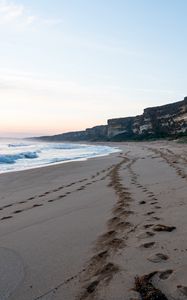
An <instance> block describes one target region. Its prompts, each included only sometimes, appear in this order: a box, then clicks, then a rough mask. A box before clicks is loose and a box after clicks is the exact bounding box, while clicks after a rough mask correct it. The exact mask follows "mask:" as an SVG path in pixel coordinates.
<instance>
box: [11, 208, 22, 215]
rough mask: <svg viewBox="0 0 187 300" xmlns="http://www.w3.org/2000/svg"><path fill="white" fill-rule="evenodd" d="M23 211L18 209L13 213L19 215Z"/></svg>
mask: <svg viewBox="0 0 187 300" xmlns="http://www.w3.org/2000/svg"><path fill="white" fill-rule="evenodd" d="M22 211H23V210H22V209H18V210H15V211H14V212H13V214H19V213H21V212H22Z"/></svg>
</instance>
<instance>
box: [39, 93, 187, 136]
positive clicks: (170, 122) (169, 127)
mask: <svg viewBox="0 0 187 300" xmlns="http://www.w3.org/2000/svg"><path fill="white" fill-rule="evenodd" d="M181 135H187V97H185V98H184V100H182V101H179V102H175V103H171V104H167V105H163V106H157V107H151V108H146V109H144V112H143V114H142V115H138V116H135V117H127V118H118V119H111V120H108V125H101V126H95V127H92V128H87V129H86V130H83V131H75V132H68V133H63V134H59V135H54V136H49V137H40V139H42V140H46V141H106V140H108V141H110V140H116V141H123V140H141V139H149V138H161V137H178V136H181Z"/></svg>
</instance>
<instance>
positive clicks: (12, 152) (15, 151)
mask: <svg viewBox="0 0 187 300" xmlns="http://www.w3.org/2000/svg"><path fill="white" fill-rule="evenodd" d="M118 151H119V150H118V149H117V148H115V147H109V146H102V145H87V144H77V143H76V144H75V143H65V142H63V143H46V142H45V143H44V142H38V141H34V140H32V141H31V140H29V141H28V140H12V139H11V140H7V139H6V140H5V139H0V173H7V172H13V171H21V170H26V169H33V168H38V167H44V166H48V165H52V164H59V163H65V162H69V161H77V160H86V159H88V158H93V157H98V156H104V155H108V154H111V153H114V152H118Z"/></svg>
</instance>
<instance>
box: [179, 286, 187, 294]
mask: <svg viewBox="0 0 187 300" xmlns="http://www.w3.org/2000/svg"><path fill="white" fill-rule="evenodd" d="M177 288H178V290H179V291H180V292H181V293H182V294H183V295H185V296H187V286H183V285H178V286H177Z"/></svg>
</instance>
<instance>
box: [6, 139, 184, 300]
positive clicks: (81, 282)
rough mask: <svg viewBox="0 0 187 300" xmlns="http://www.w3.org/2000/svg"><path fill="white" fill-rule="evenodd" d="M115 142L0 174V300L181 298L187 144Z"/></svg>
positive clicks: (182, 290)
mask: <svg viewBox="0 0 187 300" xmlns="http://www.w3.org/2000/svg"><path fill="white" fill-rule="evenodd" d="M115 145H117V146H119V148H120V149H121V152H120V153H115V154H112V155H110V156H106V157H99V158H95V159H90V160H88V161H82V162H72V163H68V164H61V165H55V166H50V167H45V168H40V169H35V170H34V169H33V170H28V171H22V172H15V173H7V174H2V175H0V190H1V193H0V222H1V226H0V300H1V299H3V300H5V299H10V300H27V299H28V300H30V299H31V300H37V299H42V300H51V299H52V300H53V299H54V300H62V299H63V300H73V299H77V300H81V299H98V300H104V299H107V300H113V299H114V300H122V299H123V300H126V299H129V300H130V299H131V300H138V299H147V300H149V299H172V300H173V299H175V300H183V299H187V239H186V234H187V221H186V215H187V155H186V154H187V145H184V144H176V143H174V142H150V143H120V144H115ZM150 293H152V295H154V297H156V296H157V298H153V296H152V298H150ZM158 297H160V298H158ZM164 297H165V298H164Z"/></svg>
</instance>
